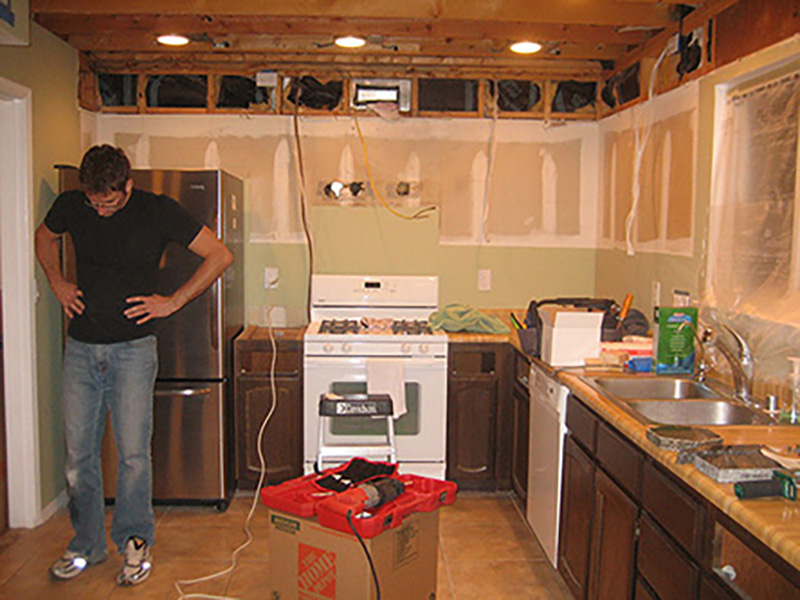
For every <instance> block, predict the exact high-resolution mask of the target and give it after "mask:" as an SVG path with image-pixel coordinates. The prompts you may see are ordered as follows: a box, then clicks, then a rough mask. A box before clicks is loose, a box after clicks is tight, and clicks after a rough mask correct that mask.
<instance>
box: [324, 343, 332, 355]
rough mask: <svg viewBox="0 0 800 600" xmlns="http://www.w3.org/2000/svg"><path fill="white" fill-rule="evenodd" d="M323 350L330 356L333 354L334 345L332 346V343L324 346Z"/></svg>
mask: <svg viewBox="0 0 800 600" xmlns="http://www.w3.org/2000/svg"><path fill="white" fill-rule="evenodd" d="M322 350H323V351H324V352H326V353H327V354H330V353H331V352H333V344H331V343H326V344H323V345H322Z"/></svg>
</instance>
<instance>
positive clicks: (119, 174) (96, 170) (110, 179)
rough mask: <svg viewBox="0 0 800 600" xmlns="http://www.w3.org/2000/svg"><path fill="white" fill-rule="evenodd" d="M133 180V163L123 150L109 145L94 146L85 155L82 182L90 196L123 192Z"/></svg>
mask: <svg viewBox="0 0 800 600" xmlns="http://www.w3.org/2000/svg"><path fill="white" fill-rule="evenodd" d="M130 178H131V163H130V161H129V160H128V157H127V156H125V153H124V152H123V151H122V149H121V148H115V147H114V146H110V145H109V144H103V145H102V146H92V147H91V148H89V150H88V151H87V152H86V154H84V155H83V160H82V161H81V170H80V182H81V187H82V188H83V191H84V192H86V193H89V194H107V193H108V192H121V191H123V190H124V189H125V184H126V183H127V182H128V179H130Z"/></svg>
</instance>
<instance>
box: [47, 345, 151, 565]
mask: <svg viewBox="0 0 800 600" xmlns="http://www.w3.org/2000/svg"><path fill="white" fill-rule="evenodd" d="M157 371H158V354H157V352H156V338H155V336H152V335H151V336H147V337H144V338H140V339H137V340H133V341H130V342H120V343H115V344H85V343H82V342H78V341H76V340H74V339H72V338H68V339H67V344H66V350H65V351H64V373H63V385H64V391H63V397H62V402H63V409H64V423H65V430H66V439H67V466H66V475H67V491H68V493H69V512H70V518H71V519H72V527H73V528H74V529H75V537H73V538H72V540H71V541H70V543H69V545H68V546H67V549H68V550H71V551H73V552H77V553H79V554H81V555H83V556H85V557H87V559H88V561H89V563H90V564H91V563H94V562H98V561H100V560H103V559H105V558H106V556H107V555H108V550H107V546H106V532H105V507H104V501H103V474H102V469H101V462H100V448H101V442H102V439H103V431H104V429H105V424H106V411H108V412H109V413H110V415H111V427H112V429H113V432H114V439H115V440H116V444H117V452H118V455H119V461H118V465H117V466H118V475H117V491H116V506H115V509H114V518H113V520H112V522H111V540H112V541H113V542H114V544H116V546H117V548H118V550H119V551H120V552H122V550H123V549H124V547H125V543H126V542H127V540H128V538H129V537H131V536H133V535H135V536H137V537H139V538H142V539H144V540H146V541H147V543H148V544H150V545H152V544H153V542H154V541H155V540H154V537H155V519H154V516H153V506H152V481H153V477H152V469H151V461H150V440H151V437H152V432H153V387H154V385H155V380H156V373H157Z"/></svg>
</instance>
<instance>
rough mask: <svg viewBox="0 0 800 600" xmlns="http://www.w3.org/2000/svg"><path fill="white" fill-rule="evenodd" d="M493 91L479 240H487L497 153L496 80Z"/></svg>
mask: <svg viewBox="0 0 800 600" xmlns="http://www.w3.org/2000/svg"><path fill="white" fill-rule="evenodd" d="M492 84H493V86H494V93H493V94H492V132H491V133H490V134H489V154H488V155H487V157H486V179H485V180H484V182H483V208H482V210H481V242H485V243H488V242H489V232H488V231H487V230H486V224H487V222H488V221H489V189H490V186H491V183H492V171H493V170H494V157H495V154H496V153H497V120H498V94H499V86H498V85H497V81H492Z"/></svg>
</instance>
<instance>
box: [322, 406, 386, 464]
mask: <svg viewBox="0 0 800 600" xmlns="http://www.w3.org/2000/svg"><path fill="white" fill-rule="evenodd" d="M333 417H338V418H348V417H373V418H378V417H384V418H385V419H386V442H385V443H378V444H368V445H367V444H364V445H362V444H326V443H325V419H329V418H333ZM318 429H319V442H318V444H317V447H318V450H317V462H316V463H315V464H314V468H315V470H316V471H317V472H318V473H319V472H321V471H322V463H323V461H324V460H325V459H338V460H342V461H346V460H350V459H351V458H353V457H356V456H359V457H361V458H373V459H376V458H383V459H386V460H388V461H389V462H391V463H394V462H397V450H396V448H395V442H394V402H393V401H392V397H391V396H390V395H389V394H350V395H345V396H339V395H336V394H322V395H321V396H320V398H319V424H318Z"/></svg>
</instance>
